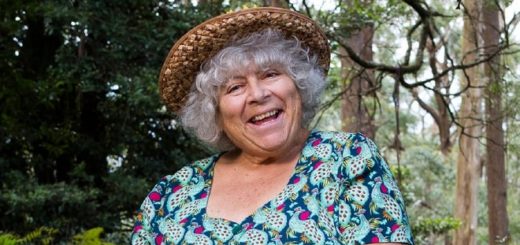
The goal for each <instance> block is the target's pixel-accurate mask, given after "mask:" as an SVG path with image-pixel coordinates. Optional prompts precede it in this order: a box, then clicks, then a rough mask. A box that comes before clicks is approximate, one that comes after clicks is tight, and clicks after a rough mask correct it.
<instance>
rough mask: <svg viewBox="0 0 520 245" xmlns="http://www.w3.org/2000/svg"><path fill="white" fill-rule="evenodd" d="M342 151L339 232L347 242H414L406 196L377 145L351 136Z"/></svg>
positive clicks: (360, 137)
mask: <svg viewBox="0 0 520 245" xmlns="http://www.w3.org/2000/svg"><path fill="white" fill-rule="evenodd" d="M349 138H351V141H348V142H347V143H346V144H345V145H344V147H343V152H342V154H341V155H342V162H341V165H340V169H339V174H340V177H341V183H342V185H341V188H340V193H339V205H338V208H337V210H336V211H337V214H336V216H337V224H336V227H337V228H338V232H339V233H340V234H341V236H340V237H341V239H342V242H343V243H344V244H367V243H385V242H397V243H405V244H413V239H412V234H411V229H410V225H409V222H408V216H407V214H406V210H405V205H404V202H403V198H402V196H401V193H400V191H399V188H398V186H397V184H396V181H395V179H394V177H393V175H392V173H391V172H390V169H389V167H388V165H387V164H386V162H385V160H384V159H383V158H382V157H381V155H380V153H379V150H378V149H377V146H376V145H375V144H374V142H372V141H371V140H370V139H368V138H366V137H365V136H364V135H362V134H355V135H351V137H349Z"/></svg>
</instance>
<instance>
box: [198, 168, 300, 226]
mask: <svg viewBox="0 0 520 245" xmlns="http://www.w3.org/2000/svg"><path fill="white" fill-rule="evenodd" d="M291 174H292V172H291V171H283V172H281V173H276V174H274V175H256V176H249V175H243V176H234V177H233V176H221V177H222V178H215V179H214V180H213V184H212V187H211V191H210V196H209V199H208V205H207V213H208V216H210V217H215V218H223V219H226V220H231V221H234V222H237V223H238V222H240V221H242V220H243V219H244V218H246V217H247V216H249V215H251V214H252V213H254V212H255V211H256V210H258V209H259V208H260V207H262V206H263V205H264V204H266V203H268V202H269V201H270V200H272V199H275V198H276V197H277V196H278V195H279V194H280V193H282V192H283V191H284V189H285V188H286V186H287V184H288V182H289V179H290V177H291Z"/></svg>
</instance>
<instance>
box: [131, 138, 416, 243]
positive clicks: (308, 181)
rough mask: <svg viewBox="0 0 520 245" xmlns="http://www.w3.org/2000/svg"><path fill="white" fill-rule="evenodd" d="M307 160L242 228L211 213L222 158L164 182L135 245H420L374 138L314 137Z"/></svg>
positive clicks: (145, 211)
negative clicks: (392, 244) (388, 244)
mask: <svg viewBox="0 0 520 245" xmlns="http://www.w3.org/2000/svg"><path fill="white" fill-rule="evenodd" d="M300 155H301V156H300V158H299V160H298V163H297V164H296V167H295V170H294V173H293V175H292V176H291V178H290V180H289V183H288V184H287V185H286V187H285V188H284V190H283V191H282V192H281V193H279V194H278V195H277V196H276V197H275V198H274V199H272V200H271V201H269V202H268V203H266V204H264V205H263V206H262V207H260V208H259V209H257V210H256V211H255V212H254V213H253V214H252V215H250V216H248V217H246V218H245V219H244V220H243V221H242V222H240V223H236V222H233V221H229V220H225V219H221V218H212V217H209V216H208V215H207V214H206V205H207V203H208V195H209V193H210V189H211V182H212V179H213V168H214V166H215V162H216V161H217V159H218V157H219V156H220V155H215V156H212V157H209V158H207V159H203V160H199V161H195V162H193V163H192V164H191V165H189V166H185V167H183V168H182V169H181V170H179V171H178V172H177V173H175V174H174V175H169V176H166V177H164V178H162V179H161V180H160V181H159V183H158V184H157V185H155V187H154V188H153V190H152V191H151V192H150V193H149V194H148V196H147V197H146V199H145V200H144V202H143V203H142V205H141V208H140V209H139V211H138V214H137V218H136V222H135V226H134V229H133V233H132V244H365V243H383V242H401V243H407V244H413V240H412V234H411V231H410V226H409V223H408V217H407V215H406V212H405V207H404V203H403V199H402V196H401V193H400V192H399V189H398V188H397V185H396V182H395V180H394V178H393V176H392V174H391V172H390V170H389V168H388V166H387V164H386V163H385V161H384V160H383V158H382V157H381V155H380V154H379V152H378V149H377V147H376V145H375V144H374V143H373V142H372V141H371V140H369V139H368V138H366V137H365V136H363V135H362V134H348V133H344V132H321V131H313V132H311V134H310V135H309V137H308V139H307V141H306V144H305V146H304V148H303V150H302V152H301V154H300ZM230 205H232V204H230Z"/></svg>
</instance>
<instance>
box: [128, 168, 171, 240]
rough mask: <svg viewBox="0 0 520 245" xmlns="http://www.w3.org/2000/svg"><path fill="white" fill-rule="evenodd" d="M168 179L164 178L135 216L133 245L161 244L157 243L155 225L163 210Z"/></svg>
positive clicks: (149, 194)
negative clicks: (162, 205)
mask: <svg viewBox="0 0 520 245" xmlns="http://www.w3.org/2000/svg"><path fill="white" fill-rule="evenodd" d="M167 182H168V177H163V178H162V179H161V180H160V181H159V182H158V183H157V184H156V185H155V186H154V187H153V189H152V191H150V193H148V195H147V196H146V198H145V199H144V201H143V203H142V204H141V206H140V208H139V209H138V210H137V215H136V216H135V223H134V228H133V230H132V236H131V240H132V244H133V245H138V244H160V242H159V243H157V241H156V240H157V239H160V237H158V236H157V232H156V231H155V229H156V227H155V224H154V223H153V220H154V217H155V216H156V215H157V214H158V212H160V210H161V202H162V201H161V200H162V199H163V196H164V195H165V191H164V190H165V188H166V185H167Z"/></svg>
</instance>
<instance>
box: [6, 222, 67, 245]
mask: <svg viewBox="0 0 520 245" xmlns="http://www.w3.org/2000/svg"><path fill="white" fill-rule="evenodd" d="M57 233H58V230H57V229H54V228H50V227H45V226H43V227H39V228H37V229H36V230H34V231H31V232H29V233H27V234H26V235H24V236H23V237H19V236H17V235H14V234H11V233H0V244H5V245H15V244H44V245H47V244H52V243H53V241H54V237H55V235H56V234H57Z"/></svg>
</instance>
